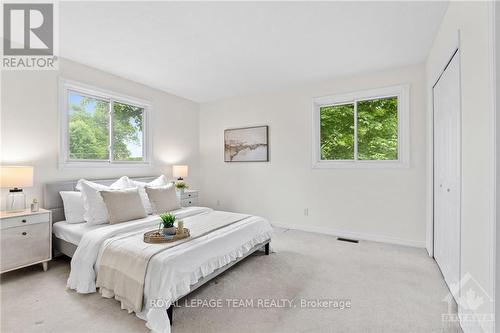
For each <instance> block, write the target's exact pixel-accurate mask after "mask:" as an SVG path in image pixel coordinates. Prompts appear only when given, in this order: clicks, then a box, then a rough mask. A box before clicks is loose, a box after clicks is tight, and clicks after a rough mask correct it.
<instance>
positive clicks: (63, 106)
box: [59, 78, 153, 169]
mask: <svg viewBox="0 0 500 333" xmlns="http://www.w3.org/2000/svg"><path fill="white" fill-rule="evenodd" d="M69 91H74V92H77V93H82V94H86V95H89V96H92V97H95V98H98V99H104V100H106V101H109V102H110V108H111V107H112V103H113V102H114V101H117V102H121V103H126V104H130V105H133V106H138V107H141V108H143V110H144V111H143V129H142V133H143V142H142V149H143V156H144V160H143V161H112V159H111V154H112V151H111V148H110V152H109V154H110V158H109V160H105V161H104V160H103V161H99V160H94V161H92V160H88V161H76V160H69V158H68V149H69V148H68V145H69V144H68V114H67V109H68V100H67V94H68V92H69ZM151 112H152V107H151V103H150V102H149V101H146V100H143V99H140V98H135V97H131V96H127V95H123V94H119V93H116V92H113V91H109V90H105V89H101V88H98V87H94V86H91V85H88V84H85V83H80V82H76V81H71V80H67V79H64V78H59V126H60V128H59V138H60V140H59V168H60V169H61V168H66V167H84V168H85V167H111V168H114V167H128V168H131V167H144V166H151V160H152V151H153V150H152V146H153V141H152V133H151V132H152V131H151V126H150V118H151ZM111 117H112V113H111V112H110V137H109V140H110V142H109V143H108V144H109V146H111V140H112V121H111Z"/></svg>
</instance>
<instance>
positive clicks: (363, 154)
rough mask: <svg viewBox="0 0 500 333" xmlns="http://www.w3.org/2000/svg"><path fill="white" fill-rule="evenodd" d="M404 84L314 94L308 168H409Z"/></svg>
mask: <svg viewBox="0 0 500 333" xmlns="http://www.w3.org/2000/svg"><path fill="white" fill-rule="evenodd" d="M408 91H409V88H408V86H398V87H389V88H383V89H378V90H370V91H363V92H358V93H350V94H345V95H338V96H328V97H320V98H316V99H314V107H313V112H314V117H313V118H314V126H315V128H314V131H313V133H314V138H313V149H314V154H313V167H316V168H335V167H408V165H409V161H408V155H409V151H408V149H409V148H408V135H409V133H408V132H409V129H408V127H409V124H408V118H409V115H408V112H409V107H408V103H409V101H408Z"/></svg>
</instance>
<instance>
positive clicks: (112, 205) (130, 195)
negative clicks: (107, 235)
mask: <svg viewBox="0 0 500 333" xmlns="http://www.w3.org/2000/svg"><path fill="white" fill-rule="evenodd" d="M100 194H101V196H102V199H103V200H104V204H105V205H106V208H107V210H108V215H109V223H110V224H115V223H121V222H127V221H131V220H136V219H142V218H144V217H146V216H147V214H146V210H145V209H144V206H143V205H142V200H141V196H140V195H139V191H138V190H137V188H131V189H125V190H115V191H100Z"/></svg>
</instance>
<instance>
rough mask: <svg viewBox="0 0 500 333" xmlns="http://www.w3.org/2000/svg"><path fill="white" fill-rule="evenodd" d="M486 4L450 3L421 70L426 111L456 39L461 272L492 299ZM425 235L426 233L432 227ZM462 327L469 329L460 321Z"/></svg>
mask: <svg viewBox="0 0 500 333" xmlns="http://www.w3.org/2000/svg"><path fill="white" fill-rule="evenodd" d="M491 8H492V6H491V3H488V2H450V5H449V7H448V11H447V13H446V15H445V17H444V20H443V22H442V24H441V27H440V30H439V32H438V34H437V36H436V39H435V41H434V45H433V47H432V49H431V52H430V54H429V57H428V60H427V63H426V65H427V66H426V71H427V78H428V81H427V89H428V91H429V93H428V96H429V100H428V103H429V104H428V109H429V114H431V112H432V99H431V98H430V97H431V96H432V95H431V94H430V91H431V89H432V85H433V84H434V82H436V79H437V77H438V75H439V74H440V72H442V70H443V68H444V66H445V64H446V62H447V61H448V60H449V59H450V57H451V55H452V52H453V50H454V48H455V47H456V46H457V43H459V45H460V57H461V89H462V230H461V233H462V240H461V247H462V253H461V260H462V262H461V275H462V277H463V276H465V274H466V273H470V274H471V275H472V277H474V278H475V279H476V280H477V281H478V282H479V284H480V285H481V286H482V287H483V288H484V289H485V290H486V291H487V293H488V294H489V296H491V297H493V281H494V278H493V276H494V275H493V269H494V268H493V267H494V263H493V251H492V242H493V235H494V228H493V226H494V224H493V221H492V220H493V211H494V207H495V202H494V196H493V190H494V131H493V130H494V117H493V87H492V75H493V70H492V67H491V65H492V62H493V61H492V60H493V59H492V56H493V53H492V49H493V48H492V39H491V32H492V31H491V27H492V24H491V18H492V15H491ZM459 30H460V39H459V40H458V31H459ZM429 153H431V150H430V151H429ZM429 168H430V166H429ZM428 186H429V187H428V191H429V192H428V193H432V187H431V183H430V180H429V183H428ZM431 200H432V196H429V204H431V203H432V201H431ZM431 216H432V215H429V218H431ZM431 221H432V220H430V221H429V224H430V223H431ZM429 233H430V234H429V236H431V235H432V229H431V228H429ZM429 245H430V243H429ZM472 287H473V290H474V291H475V292H476V293H477V295H481V294H482V293H481V290H480V289H479V287H477V286H475V285H474V284H472ZM460 311H461V312H464V311H465V309H461V310H460ZM474 312H475V313H477V314H491V313H493V304H492V303H491V302H489V301H488V299H486V297H485V299H484V303H483V304H482V305H481V306H480V307H478V308H477V309H475V310H474ZM471 325H473V324H471ZM480 325H481V326H482V328H483V330H485V331H490V330H491V327H489V324H488V323H486V322H484V321H482V322H481V323H480ZM464 329H465V331H466V332H467V331H468V330H469V328H467V327H466V326H465V324H464ZM471 332H472V330H471Z"/></svg>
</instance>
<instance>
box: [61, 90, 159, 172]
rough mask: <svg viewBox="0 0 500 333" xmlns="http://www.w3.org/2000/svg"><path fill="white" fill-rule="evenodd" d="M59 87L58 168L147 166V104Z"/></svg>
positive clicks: (101, 92)
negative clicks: (59, 144) (60, 89)
mask: <svg viewBox="0 0 500 333" xmlns="http://www.w3.org/2000/svg"><path fill="white" fill-rule="evenodd" d="M61 86H62V91H61V122H62V123H61V129H62V133H61V153H60V155H61V163H62V164H65V165H82V166H89V165H92V164H95V165H120V164H139V165H143V164H145V163H148V162H149V156H150V151H149V147H148V145H149V142H150V140H148V137H147V135H146V134H147V120H148V110H149V105H148V103H146V102H144V101H140V100H137V99H132V98H130V97H126V96H120V95H117V94H114V93H109V92H104V91H102V90H98V89H95V88H92V87H88V86H85V85H81V84H76V83H70V82H68V81H62V83H61Z"/></svg>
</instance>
